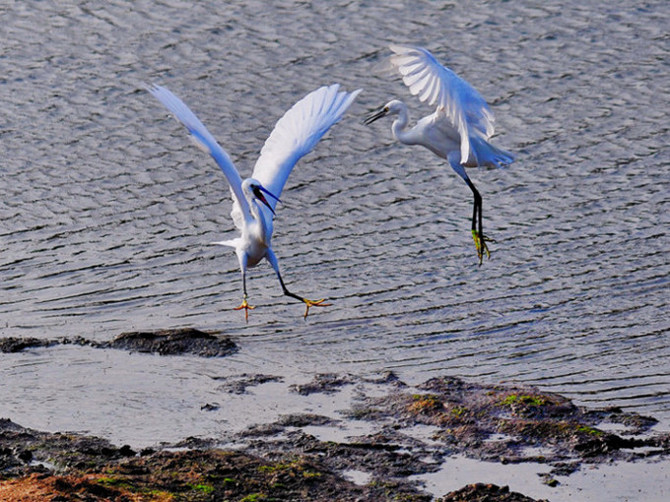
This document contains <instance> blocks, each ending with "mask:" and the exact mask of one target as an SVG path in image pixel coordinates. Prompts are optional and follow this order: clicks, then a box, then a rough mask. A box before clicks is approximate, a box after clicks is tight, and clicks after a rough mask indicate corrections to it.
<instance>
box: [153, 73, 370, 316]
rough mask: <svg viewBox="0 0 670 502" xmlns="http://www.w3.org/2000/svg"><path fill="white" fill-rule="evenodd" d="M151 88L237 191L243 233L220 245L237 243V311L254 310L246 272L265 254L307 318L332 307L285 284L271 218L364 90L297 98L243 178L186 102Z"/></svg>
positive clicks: (335, 89)
mask: <svg viewBox="0 0 670 502" xmlns="http://www.w3.org/2000/svg"><path fill="white" fill-rule="evenodd" d="M147 90H148V91H149V92H150V93H151V94H152V95H153V96H154V97H156V99H158V100H159V101H160V102H161V103H163V105H165V107H166V108H167V109H168V110H170V111H171V112H172V113H173V114H174V116H175V117H176V118H177V119H178V120H179V121H180V122H181V123H182V124H183V125H184V126H186V128H187V129H188V131H189V132H190V133H191V134H192V136H193V138H194V139H195V140H196V142H197V144H198V145H199V146H200V147H201V148H202V149H204V150H205V151H206V152H208V153H209V154H210V155H211V156H212V157H213V158H214V160H215V161H216V163H217V164H218V165H219V167H220V168H221V170H222V171H223V174H224V175H225V176H226V179H227V180H228V183H229V184H230V189H231V192H232V195H233V210H232V212H231V215H232V217H233V221H234V222H235V225H236V226H237V228H238V229H239V230H240V236H239V237H237V238H235V239H232V240H229V241H221V242H217V243H216V244H221V245H224V246H230V247H233V248H234V249H235V253H236V254H237V258H238V261H239V264H240V271H241V273H242V287H243V291H244V298H243V301H242V304H241V305H240V306H239V307H237V309H238V310H239V309H244V311H245V319H248V311H249V310H250V309H253V308H254V307H251V306H250V305H249V304H248V303H247V286H246V271H247V268H248V267H253V266H254V265H256V264H257V263H259V262H260V261H261V260H262V259H263V258H265V259H267V260H268V262H269V263H270V265H272V267H273V268H274V270H275V273H276V274H277V278H278V279H279V283H280V284H281V286H282V290H283V292H284V294H285V295H287V296H290V297H292V298H295V299H297V300H300V301H302V302H304V303H305V305H306V309H305V317H307V315H308V313H309V308H310V307H312V306H326V305H328V304H326V303H324V300H323V299H322V300H316V301H313V300H308V299H307V298H303V297H301V296H299V295H296V294H294V293H292V292H290V291H289V290H288V289H287V288H286V285H285V284H284V281H283V280H282V277H281V274H280V272H279V264H278V262H277V257H276V256H275V254H274V252H273V251H272V246H271V239H272V230H273V217H274V214H275V208H276V204H277V202H278V201H279V196H280V194H281V192H282V190H283V188H284V185H285V184H286V180H287V179H288V177H289V175H290V174H291V170H292V169H293V166H295V164H296V162H298V160H299V159H300V158H301V157H303V156H304V155H305V154H307V153H309V152H310V151H311V150H312V149H313V148H314V146H315V145H316V143H317V142H318V141H319V140H320V139H321V138H322V137H323V135H324V134H325V133H326V132H327V131H328V129H330V127H331V126H332V125H333V124H335V123H336V122H337V121H338V120H340V118H341V117H342V115H343V114H344V112H345V111H346V110H347V108H349V106H350V105H351V103H353V101H354V99H355V98H356V96H357V95H358V93H359V92H360V89H359V90H357V91H354V92H351V93H348V92H345V91H339V85H338V84H334V85H331V86H328V87H320V88H319V89H317V90H315V91H313V92H311V93H309V94H308V95H307V96H305V97H304V98H302V99H301V100H300V101H298V102H297V103H296V104H295V105H293V106H292V107H291V108H290V109H289V110H288V111H287V112H286V113H285V114H284V116H283V117H282V118H281V119H279V121H278V122H277V124H276V125H275V128H274V130H273V131H272V133H271V134H270V136H269V137H268V139H267V141H266V142H265V145H264V146H263V149H262V150H261V153H260V156H259V158H258V161H257V162H256V166H255V167H254V170H253V173H252V176H251V178H248V179H246V180H244V181H242V178H241V177H240V174H239V173H238V171H237V169H235V166H234V165H233V162H232V160H231V159H230V157H229V155H228V154H227V153H226V151H225V150H224V149H223V148H221V146H220V145H219V144H218V143H217V142H216V140H215V139H214V137H213V136H212V135H211V134H210V132H209V131H208V130H207V128H206V127H205V126H204V125H203V123H202V122H200V120H199V119H198V117H196V115H195V114H194V113H193V112H192V111H191V110H190V109H189V108H188V106H186V105H185V104H184V103H183V102H182V101H181V100H180V99H179V98H178V97H177V96H175V95H174V94H173V93H172V92H170V91H169V90H168V89H167V88H165V87H161V86H158V85H153V86H147ZM265 195H268V196H269V198H266V197H265ZM259 202H260V204H259Z"/></svg>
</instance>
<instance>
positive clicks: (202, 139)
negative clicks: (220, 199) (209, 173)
mask: <svg viewBox="0 0 670 502" xmlns="http://www.w3.org/2000/svg"><path fill="white" fill-rule="evenodd" d="M145 88H146V90H147V91H149V92H150V93H151V94H152V95H153V96H154V97H155V98H156V99H158V101H160V102H161V103H163V105H164V106H165V107H166V108H167V109H168V110H170V112H172V114H173V115H174V116H175V117H176V118H177V120H179V122H181V123H182V124H183V125H184V126H185V127H186V129H188V132H190V133H191V135H192V136H193V138H194V140H195V141H196V143H197V145H198V146H199V147H200V148H202V149H203V150H204V151H206V152H207V153H209V154H210V155H211V156H212V157H213V158H214V160H215V161H216V163H217V164H218V166H219V167H220V168H221V170H222V171H223V174H224V175H225V176H226V179H227V180H228V184H229V185H230V189H231V192H232V195H233V220H235V224H236V226H238V228H239V226H240V223H241V222H240V221H239V217H240V216H242V215H249V214H250V212H249V204H248V203H247V200H246V198H245V197H244V194H243V193H242V178H241V177H240V174H239V173H238V172H237V169H235V166H234V165H233V161H232V160H231V159H230V157H229V156H228V154H227V153H226V151H225V150H224V149H223V148H221V146H220V145H219V144H218V143H217V142H216V140H215V139H214V136H212V135H211V133H210V132H209V131H208V130H207V128H206V127H205V126H204V125H203V123H202V122H200V119H199V118H198V117H197V116H196V115H195V113H193V112H192V111H191V109H190V108H189V107H188V106H186V104H184V102H183V101H182V100H181V99H179V98H178V97H177V96H175V95H174V94H173V93H172V92H170V90H169V89H167V88H166V87H161V86H160V85H155V84H154V85H152V86H148V85H145ZM235 204H237V207H235ZM236 210H238V211H241V214H235V212H236Z"/></svg>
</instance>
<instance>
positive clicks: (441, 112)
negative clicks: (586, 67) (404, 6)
mask: <svg viewBox="0 0 670 502" xmlns="http://www.w3.org/2000/svg"><path fill="white" fill-rule="evenodd" d="M390 49H391V50H392V51H393V52H394V55H392V56H391V57H390V62H391V64H392V66H393V67H394V68H395V69H396V70H398V72H399V73H400V74H401V75H402V79H403V82H404V83H405V85H406V86H407V87H409V91H410V93H411V94H412V95H414V96H418V97H419V100H421V101H422V102H427V103H428V104H429V105H434V104H435V103H437V108H436V110H435V112H434V113H432V114H430V115H427V116H425V117H423V118H422V119H421V120H419V121H418V122H417V124H416V125H415V126H414V127H413V128H411V129H407V124H408V122H409V113H408V111H407V106H406V105H405V104H404V103H403V102H402V101H399V100H396V99H394V100H392V101H389V102H388V103H386V104H385V105H384V106H382V107H381V108H380V109H378V110H375V111H374V112H372V113H371V114H370V115H369V116H368V117H367V119H366V120H365V123H366V124H371V123H372V122H374V121H375V120H377V119H380V118H382V117H384V116H386V115H397V118H396V119H395V120H394V121H393V124H392V126H391V131H392V133H393V137H394V138H395V139H396V140H398V141H400V142H401V143H404V144H406V145H423V146H425V147H426V148H428V149H429V150H430V151H431V152H433V153H434V154H436V155H437V156H439V157H442V158H443V159H446V160H447V161H448V162H449V165H451V167H452V168H453V169H454V171H456V173H457V174H458V175H459V176H460V177H461V178H463V180H465V183H467V185H468V186H469V187H470V190H472V193H473V195H474V199H475V200H474V208H473V212H472V238H473V239H474V241H475V246H476V248H477V257H478V258H479V264H480V265H481V264H482V260H483V257H484V254H486V256H487V257H490V255H491V254H490V252H489V249H488V246H487V245H486V242H487V241H489V242H490V241H491V240H490V239H488V238H487V237H486V236H485V235H484V232H483V229H482V197H481V195H480V194H479V192H478V191H477V188H475V185H474V184H473V183H472V181H471V180H470V178H469V177H468V175H467V173H466V172H465V168H466V167H475V166H491V167H492V166H496V167H501V166H504V165H508V164H511V163H512V162H513V161H514V156H513V155H512V154H511V153H509V152H506V151H504V150H501V149H499V148H496V147H495V146H493V145H491V144H490V143H489V142H488V141H487V140H488V139H489V138H490V137H491V135H492V134H493V123H494V117H493V113H492V112H491V110H490V109H489V107H488V105H487V104H486V101H484V98H482V97H481V95H480V94H479V93H478V92H477V91H476V90H475V88H474V87H472V86H471V85H470V84H469V83H468V82H466V81H465V80H463V79H462V78H460V77H459V76H458V75H456V74H455V73H454V72H453V71H451V70H450V69H449V68H446V67H445V66H442V65H441V64H440V63H439V62H438V61H437V59H435V57H434V56H433V55H432V54H431V53H430V52H428V51H427V50H426V49H424V48H422V47H413V46H404V45H391V46H390Z"/></svg>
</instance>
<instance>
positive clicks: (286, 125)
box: [252, 84, 361, 209]
mask: <svg viewBox="0 0 670 502" xmlns="http://www.w3.org/2000/svg"><path fill="white" fill-rule="evenodd" d="M338 89H339V85H338V84H334V85H331V86H329V87H325V86H324V87H320V88H319V89H317V90H315V91H312V92H311V93H310V94H308V95H307V96H305V97H304V98H302V99H301V100H300V101H298V102H297V103H296V104H295V105H293V106H292V107H291V108H290V109H289V110H288V111H287V112H286V113H285V114H284V116H283V117H282V118H280V119H279V121H277V125H275V128H274V130H273V131H272V133H271V134H270V136H269V137H268V139H267V141H266V142H265V145H263V149H262V150H261V154H260V157H259V158H258V161H257V162H256V166H255V167H254V172H253V174H252V177H253V178H254V179H256V180H258V181H260V183H261V185H263V186H264V187H265V188H267V189H268V190H269V191H270V192H272V193H273V194H274V195H276V196H277V197H279V196H280V194H281V191H282V189H283V188H284V184H285V183H286V180H287V179H288V176H289V174H291V169H293V166H294V165H295V164H296V162H298V160H300V158H301V157H303V156H304V155H306V154H307V153H309V152H310V150H312V148H314V145H316V143H317V142H318V141H319V140H320V139H321V137H322V136H323V135H324V134H326V132H327V131H328V129H330V127H331V126H332V125H333V124H335V122H337V121H338V120H340V118H341V117H342V115H343V114H344V112H345V111H346V110H347V108H349V106H350V105H351V103H352V102H353V101H354V99H355V98H356V96H358V93H359V92H361V90H360V89H358V90H356V91H354V92H351V93H348V92H345V91H340V92H338ZM270 199H271V198H270ZM270 199H268V202H270V204H271V205H272V208H273V209H274V207H275V205H276V204H277V201H275V200H270Z"/></svg>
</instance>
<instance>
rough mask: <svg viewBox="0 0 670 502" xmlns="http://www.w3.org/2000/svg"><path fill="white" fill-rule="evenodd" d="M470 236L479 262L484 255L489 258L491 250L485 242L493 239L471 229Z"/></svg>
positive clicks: (480, 262)
mask: <svg viewBox="0 0 670 502" xmlns="http://www.w3.org/2000/svg"><path fill="white" fill-rule="evenodd" d="M472 238H473V240H474V241H475V247H476V248H477V257H478V258H479V264H480V265H481V264H482V261H483V260H484V255H486V258H489V259H490V258H491V252H490V251H489V247H488V246H487V245H486V243H487V242H495V241H494V240H493V239H489V238H488V237H486V236H485V235H484V234H481V235H480V234H479V232H477V231H476V230H473V231H472Z"/></svg>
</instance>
